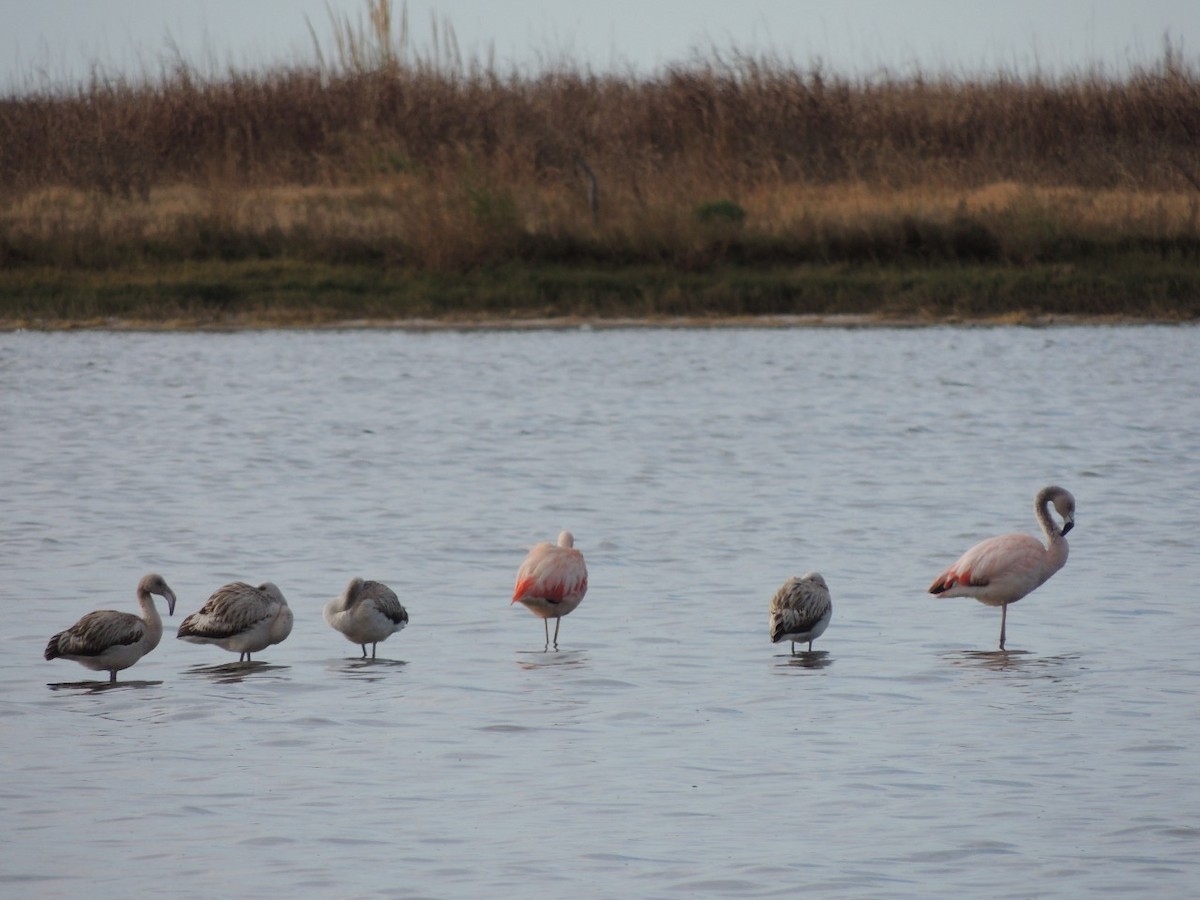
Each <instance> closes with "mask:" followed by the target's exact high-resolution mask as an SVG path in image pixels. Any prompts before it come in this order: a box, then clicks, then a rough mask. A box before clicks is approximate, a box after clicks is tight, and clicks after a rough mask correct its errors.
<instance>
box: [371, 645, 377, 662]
mask: <svg viewBox="0 0 1200 900" xmlns="http://www.w3.org/2000/svg"><path fill="white" fill-rule="evenodd" d="M378 646H379V645H378V644H372V645H371V659H374V658H375V648H376V647H378Z"/></svg>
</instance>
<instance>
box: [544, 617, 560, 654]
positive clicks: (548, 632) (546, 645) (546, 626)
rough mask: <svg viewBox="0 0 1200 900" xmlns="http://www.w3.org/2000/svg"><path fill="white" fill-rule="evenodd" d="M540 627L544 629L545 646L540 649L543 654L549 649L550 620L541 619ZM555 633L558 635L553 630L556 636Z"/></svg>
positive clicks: (556, 631)
mask: <svg viewBox="0 0 1200 900" xmlns="http://www.w3.org/2000/svg"><path fill="white" fill-rule="evenodd" d="M542 625H543V626H544V627H545V629H546V643H545V646H543V647H542V652H543V653H545V652H546V651H547V650H549V649H550V620H549V619H542ZM557 633H558V630H557V629H555V634H557Z"/></svg>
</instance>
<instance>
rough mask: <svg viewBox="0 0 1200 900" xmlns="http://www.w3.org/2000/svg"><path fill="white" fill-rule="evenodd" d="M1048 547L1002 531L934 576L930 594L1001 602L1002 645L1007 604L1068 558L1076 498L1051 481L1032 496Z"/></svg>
mask: <svg viewBox="0 0 1200 900" xmlns="http://www.w3.org/2000/svg"><path fill="white" fill-rule="evenodd" d="M1050 504H1054V508H1055V509H1056V510H1057V511H1058V514H1059V516H1061V517H1062V520H1063V523H1062V527H1061V528H1059V527H1058V525H1056V524H1055V522H1054V519H1053V518H1051V516H1050ZM1033 508H1034V511H1035V512H1036V513H1037V520H1038V524H1039V525H1041V526H1042V534H1044V535H1045V536H1046V543H1047V546H1045V547H1043V546H1042V543H1041V541H1039V540H1038V539H1037V538H1035V537H1031V536H1030V535H1028V534H1002V535H998V536H997V537H991V538H988V539H987V540H985V541H980V542H979V543H978V544H976V545H975V546H974V547H972V548H971V549H970V550H968V551H967V552H966V553H964V554H963V555H962V556H960V557H959V559H958V561H957V562H955V563H954V565H952V566H950V568H948V569H947V570H946V571H945V572H943V573H942V574H941V575H939V576H938V577H937V580H935V581H934V582H933V584H932V585H930V587H929V593H931V594H940V595H941V596H943V597H974V598H975V599H976V600H978V601H979V602H980V603H986V604H988V605H989V606H999V607H1000V649H1001V650H1003V649H1004V626H1005V620H1006V619H1007V618H1008V604H1010V603H1016V602H1017V601H1018V600H1020V599H1021V598H1022V597H1024V596H1025V595H1026V594H1028V593H1029V592H1030V591H1032V590H1034V589H1035V588H1037V587H1040V586H1041V585H1042V584H1043V583H1045V581H1046V580H1047V579H1048V578H1049V577H1050V576H1051V575H1053V574H1054V573H1055V572H1057V571H1058V570H1059V569H1061V568H1062V567H1063V565H1064V564H1065V563H1066V561H1067V550H1068V547H1067V540H1066V537H1065V535H1066V533H1067V532H1068V531H1070V530H1071V529H1072V528H1074V527H1075V498H1074V497H1072V496H1071V492H1070V491H1068V490H1066V489H1064V488H1060V487H1056V486H1054V485H1050V486H1049V487H1044V488H1042V489H1041V490H1040V491H1038V494H1037V497H1035V498H1034V501H1033Z"/></svg>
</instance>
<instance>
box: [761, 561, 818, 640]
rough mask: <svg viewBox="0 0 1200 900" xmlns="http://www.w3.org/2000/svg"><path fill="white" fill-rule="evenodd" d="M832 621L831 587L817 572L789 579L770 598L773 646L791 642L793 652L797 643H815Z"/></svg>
mask: <svg viewBox="0 0 1200 900" xmlns="http://www.w3.org/2000/svg"><path fill="white" fill-rule="evenodd" d="M832 618H833V600H832V599H831V598H830V596H829V585H827V584H826V583H825V579H824V578H822V577H821V576H820V575H819V574H818V573H816V572H808V573H806V574H804V575H803V576H801V577H799V578H796V577H792V578H789V579H788V580H787V581H785V582H784V583H783V586H782V587H781V588H780V589H779V590H777V591H776V592H775V596H774V597H772V598H771V616H770V628H771V643H772V644H778V643H779V642H780V641H791V642H792V653H793V654H795V652H796V642H797V641H800V642H801V643H804V642H805V641H808V649H809V650H812V642H813V641H815V640H816V639H817V638H819V637H820V636H821V635H823V634H824V633H825V629H826V628H828V627H829V620H830V619H832Z"/></svg>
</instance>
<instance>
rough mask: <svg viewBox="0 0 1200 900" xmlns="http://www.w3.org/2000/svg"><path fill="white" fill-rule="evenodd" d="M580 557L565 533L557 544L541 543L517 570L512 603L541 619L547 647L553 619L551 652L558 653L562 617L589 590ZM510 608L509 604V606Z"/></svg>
mask: <svg viewBox="0 0 1200 900" xmlns="http://www.w3.org/2000/svg"><path fill="white" fill-rule="evenodd" d="M587 579H588V575H587V566H586V565H584V562H583V554H582V553H580V552H579V551H578V550H576V549H575V536H574V535H572V534H571V532H569V531H564V532H563V533H562V534H560V535H559V536H558V543H557V544H551V543H550V542H548V541H543V542H542V543H540V544H538V545H537V546H536V547H534V548H533V549H532V550H530V551H529V555H528V556H526V557H525V561H524V562H523V563H521V568H520V569H518V570H517V585H516V587H515V588H514V590H513V598H512V602H513V603H517V602H520V603H524V604H525V605H526V606H527V607H528V608H529V611H530V612H532V613H533V614H534V615H535V616H541V617H542V620H543V625H544V626H545V629H546V646H545V648H543V649H549V647H550V621H549V620H550V619H554V649H555V650H557V649H558V626H559V625H560V624H561V622H562V617H563V616H565V615H567V613H569V612H572V611H573V610H574V609H575V607H577V606H578V605H579V604H580V602H582V600H583V595H584V594H586V593H587V586H588V582H587ZM510 605H511V604H510Z"/></svg>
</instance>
